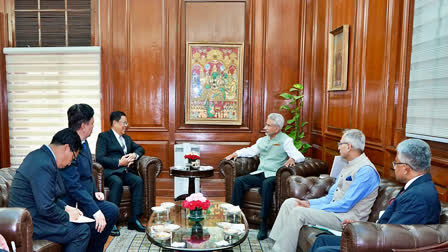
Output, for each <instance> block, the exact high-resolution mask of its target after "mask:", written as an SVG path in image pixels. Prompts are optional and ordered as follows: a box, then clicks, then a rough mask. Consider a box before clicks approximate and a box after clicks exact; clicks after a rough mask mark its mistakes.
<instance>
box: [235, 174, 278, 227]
mask: <svg viewBox="0 0 448 252" xmlns="http://www.w3.org/2000/svg"><path fill="white" fill-rule="evenodd" d="M252 187H260V188H261V189H260V195H261V212H260V218H262V219H263V220H266V219H267V217H269V215H270V214H271V211H272V195H273V193H274V190H275V176H273V177H269V178H265V176H264V173H259V174H255V175H246V176H241V177H237V178H236V179H235V184H234V185H233V192H232V201H231V203H232V205H235V206H240V207H241V206H242V203H243V198H244V193H246V192H247V191H248V190H249V188H252Z"/></svg>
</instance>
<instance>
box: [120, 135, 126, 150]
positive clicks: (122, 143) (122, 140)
mask: <svg viewBox="0 0 448 252" xmlns="http://www.w3.org/2000/svg"><path fill="white" fill-rule="evenodd" d="M120 142H121V148H122V149H123V152H124V154H126V143H125V142H124V138H123V136H120Z"/></svg>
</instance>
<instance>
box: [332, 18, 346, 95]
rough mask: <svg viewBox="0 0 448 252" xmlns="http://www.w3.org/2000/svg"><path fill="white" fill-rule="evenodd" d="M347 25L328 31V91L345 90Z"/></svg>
mask: <svg viewBox="0 0 448 252" xmlns="http://www.w3.org/2000/svg"><path fill="white" fill-rule="evenodd" d="M348 40H349V25H343V26H340V27H338V28H336V29H334V30H333V31H331V32H330V36H329V46H328V80H327V81H328V84H327V87H328V91H339V90H347V75H348Z"/></svg>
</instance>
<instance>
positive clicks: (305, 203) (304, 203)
mask: <svg viewBox="0 0 448 252" xmlns="http://www.w3.org/2000/svg"><path fill="white" fill-rule="evenodd" d="M296 201H297V206H300V207H304V208H309V207H310V202H309V201H307V200H299V199H296Z"/></svg>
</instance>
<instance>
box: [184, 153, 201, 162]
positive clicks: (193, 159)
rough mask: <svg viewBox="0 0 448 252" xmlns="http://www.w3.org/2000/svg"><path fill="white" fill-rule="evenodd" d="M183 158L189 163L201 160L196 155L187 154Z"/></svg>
mask: <svg viewBox="0 0 448 252" xmlns="http://www.w3.org/2000/svg"><path fill="white" fill-rule="evenodd" d="M184 158H186V159H188V160H191V161H196V160H198V159H201V158H200V157H199V155H197V154H196V153H188V154H186V155H185V156H184Z"/></svg>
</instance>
